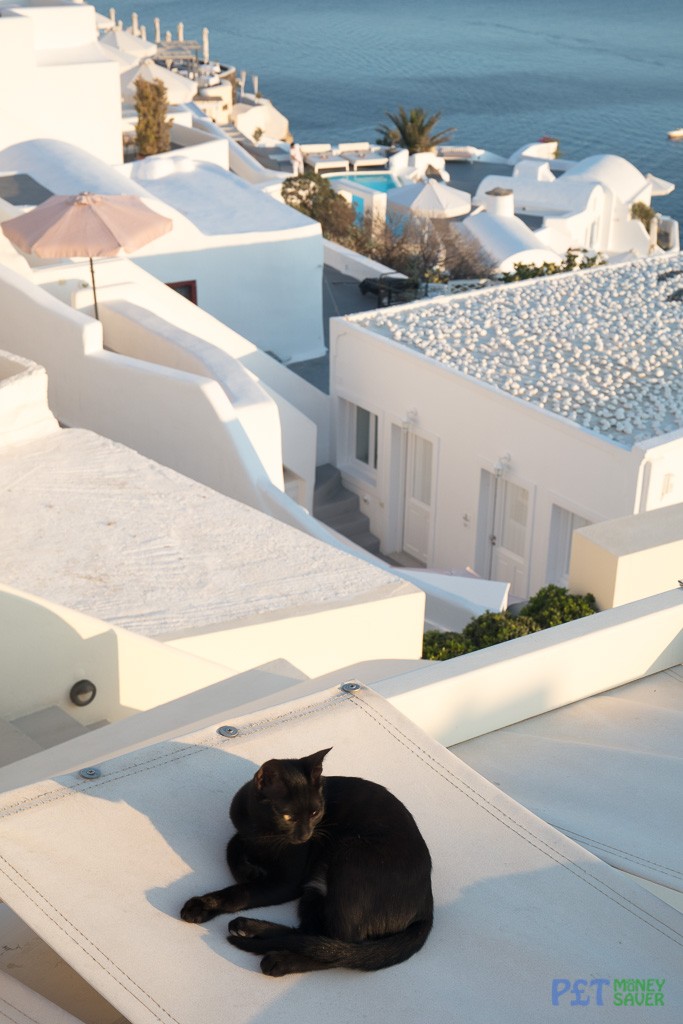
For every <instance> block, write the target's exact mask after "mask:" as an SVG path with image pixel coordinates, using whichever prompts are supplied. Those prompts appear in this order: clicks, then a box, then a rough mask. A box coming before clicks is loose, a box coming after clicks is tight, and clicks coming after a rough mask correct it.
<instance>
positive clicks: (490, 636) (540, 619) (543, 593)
mask: <svg viewBox="0 0 683 1024" xmlns="http://www.w3.org/2000/svg"><path fill="white" fill-rule="evenodd" d="M596 611H597V607H596V604H595V598H594V597H593V595H592V594H584V595H579V594H570V593H569V591H568V590H567V589H566V587H558V586H556V585H555V584H554V583H551V584H549V585H548V586H546V587H542V588H541V590H539V591H538V593H537V594H535V595H534V596H533V597H532V598H530V599H529V601H527V603H526V604H525V605H524V607H523V608H522V609H521V610H520V612H519V614H518V615H511V614H510V613H509V612H484V614H483V615H479V616H477V618H475V619H472V621H471V622H468V624H467V625H466V626H465V628H464V629H463V631H462V633H450V632H441V631H440V630H428V631H427V632H426V633H425V635H424V643H423V650H422V657H423V658H428V659H429V660H430V661H447V660H448V659H450V658H457V657H459V656H460V655H461V654H469V653H470V652H471V651H479V650H482V649H483V648H484V647H492V646H494V645H495V644H501V643H504V642H505V641H506V640H514V639H515V638H516V637H518V636H526V635H527V634H529V633H537V632H538V631H539V630H542V629H548V628H549V627H550V626H559V625H560V624H561V623H563V622H572V621H573V620H574V619H580V618H583V617H584V616H586V615H593V614H594V612H596Z"/></svg>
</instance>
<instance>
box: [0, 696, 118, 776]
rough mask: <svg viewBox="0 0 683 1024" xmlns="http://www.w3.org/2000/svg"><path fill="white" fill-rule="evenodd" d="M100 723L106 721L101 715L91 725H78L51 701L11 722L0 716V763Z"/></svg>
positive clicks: (69, 737)
mask: <svg viewBox="0 0 683 1024" xmlns="http://www.w3.org/2000/svg"><path fill="white" fill-rule="evenodd" d="M102 725H107V722H106V721H104V719H103V720H102V721H101V722H96V723H94V724H93V725H81V723H80V722H77V721H76V719H75V718H72V717H71V715H69V714H67V713H66V711H62V709H61V708H58V707H56V706H54V705H53V706H51V707H47V708H43V709H42V710H41V711H34V712H32V713H31V714H29V715H22V716H21V717H20V718H15V719H13V721H11V722H10V721H7V720H6V719H4V718H0V767H2V766H3V765H7V764H12V763H13V762H14V761H19V760H21V759H22V758H24V757H29V756H30V755H31V754H37V753H38V751H39V750H46V749H47V748H48V747H54V746H56V745H57V744H58V743H65V742H66V741H67V740H72V739H74V738H75V737H76V736H81V735H82V734H83V733H84V732H90V731H91V729H98V728H99V727H100V726H102Z"/></svg>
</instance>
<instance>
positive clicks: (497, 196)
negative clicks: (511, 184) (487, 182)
mask: <svg viewBox="0 0 683 1024" xmlns="http://www.w3.org/2000/svg"><path fill="white" fill-rule="evenodd" d="M486 212H487V213H492V214H494V215H495V216H496V217H514V215H515V195H514V192H513V191H512V189H511V188H500V187H498V188H492V189H491V190H490V191H489V192H487V193H486Z"/></svg>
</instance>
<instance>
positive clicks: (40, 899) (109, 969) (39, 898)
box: [0, 694, 349, 1024]
mask: <svg viewBox="0 0 683 1024" xmlns="http://www.w3.org/2000/svg"><path fill="white" fill-rule="evenodd" d="M348 699H349V698H348V695H346V694H343V695H341V694H335V695H334V697H331V698H330V699H329V700H327V701H324V702H323V703H322V704H320V703H318V704H309V705H307V706H306V707H305V708H301V709H299V710H297V711H293V712H287V713H285V714H283V715H279V716H276V717H275V718H273V719H269V720H268V721H267V722H261V723H258V724H257V723H254V725H252V726H247V727H246V728H245V729H244V730H240V735H250V734H254V733H257V732H262V731H264V730H265V729H266V728H270V727H273V726H275V727H280V726H282V725H284V724H286V723H288V722H291V721H294V720H296V719H299V718H305V717H308V716H310V715H311V714H313V713H314V712H315V711H319V710H321V709H323V708H327V707H329V706H332V705H335V704H338V703H339V702H341V701H347V700H348ZM226 742H228V739H224V738H220V739H215V740H213V741H212V742H211V743H207V744H203V745H202V746H195V747H190V748H188V749H186V750H182V751H173V753H172V754H161V755H159V754H157V755H156V756H155V757H151V758H147V759H146V760H145V761H141V762H138V763H137V764H135V765H129V766H128V767H127V768H125V769H122V770H120V771H119V772H115V773H113V774H112V775H107V776H104V777H103V778H102V779H101V780H99V779H98V780H97V781H96V782H95V783H92V782H90V783H86V785H84V786H81V785H78V784H77V785H76V786H74V787H69V788H67V789H66V790H65V791H64V792H63V793H58V794H54V795H53V796H48V795H47V794H45V795H43V796H42V797H41V796H38V797H33V798H30V799H28V800H25V801H20V803H19V804H15V805H13V806H14V807H15V810H10V811H9V812H8V813H7V814H5V815H1V816H0V817H11V816H12V815H13V814H20V813H22V811H27V810H29V809H30V806H31V804H34V806H44V805H45V804H47V803H51V802H53V801H54V800H58V799H63V798H64V797H66V796H70V795H71V794H72V793H74V792H83V791H85V792H88V791H90V790H92V789H97V788H98V786H101V785H104V784H106V783H107V782H112V781H114V780H115V779H119V778H123V777H126V776H128V775H134V774H138V773H140V772H143V771H147V770H149V769H150V768H151V767H156V766H157V765H159V764H164V763H169V762H171V761H175V760H180V759H181V758H183V757H188V756H190V755H192V754H198V753H201V752H202V751H204V750H206V749H207V748H211V747H218V746H222V745H223V744H224V743H226ZM0 860H1V861H2V862H3V864H5V865H6V868H8V869H9V871H8V870H6V868H3V867H2V866H1V865H0V871H1V872H2V874H3V875H4V876H5V877H6V878H7V879H8V881H9V882H10V884H12V885H14V886H15V887H16V888H17V889H19V890H20V891H21V892H22V893H23V895H24V896H25V897H26V898H27V899H28V900H29V901H30V902H31V903H32V904H33V905H34V906H36V907H39V908H40V910H41V912H42V913H44V914H46V916H47V917H48V918H49V919H50V920H51V921H52V923H53V924H54V925H55V927H57V928H58V929H59V930H60V931H61V932H62V933H63V934H64V935H65V936H66V937H67V938H68V939H69V940H70V941H71V942H75V941H78V944H79V946H80V948H81V949H82V950H83V952H84V953H85V954H86V956H89V957H90V959H91V960H93V961H94V962H95V963H96V964H97V965H98V966H99V967H100V968H101V969H102V970H103V971H104V972H105V973H106V974H107V975H108V976H109V977H110V978H111V979H112V980H113V981H114V982H116V983H117V984H118V985H120V986H121V987H122V988H124V989H125V990H126V991H127V992H128V993H129V994H130V995H131V996H132V997H133V998H134V999H137V1001H138V1002H139V1003H140V1004H141V1005H142V1006H145V1002H144V1000H143V999H142V998H141V997H140V996H139V995H138V994H137V992H141V993H143V994H144V995H145V996H146V997H147V999H148V1000H149V1002H150V1003H152V1004H153V1007H156V1008H157V1010H158V1011H159V1012H160V1013H161V1014H164V1015H165V1017H161V1016H159V1013H158V1012H157V1010H155V1009H153V1008H152V1007H151V1006H149V1005H147V1006H145V1009H147V1010H148V1011H149V1012H151V1013H152V1014H153V1015H154V1016H155V1017H156V1019H157V1020H160V1021H161V1020H163V1019H167V1020H171V1021H173V1022H174V1024H179V1022H178V1021H177V1020H176V1018H175V1017H173V1015H172V1014H170V1013H169V1012H168V1011H167V1010H166V1009H165V1008H164V1007H163V1006H161V1005H160V1004H159V1003H158V1002H157V1001H156V1000H155V999H154V998H153V996H152V995H150V993H149V992H147V991H146V989H144V988H143V987H142V986H140V985H138V984H137V982H136V981H135V980H134V979H133V978H131V977H130V976H129V975H128V974H126V972H125V971H123V970H122V969H121V968H120V967H119V965H118V964H115V963H114V962H113V961H112V960H111V959H110V958H109V957H108V956H107V955H106V954H105V953H104V952H103V951H102V950H101V949H99V947H98V946H97V945H96V944H95V943H94V942H93V941H92V939H90V938H89V937H88V936H86V935H84V934H83V932H81V930H80V929H79V928H77V927H76V926H75V925H74V923H73V922H72V921H70V920H69V918H67V917H66V916H65V915H63V914H62V913H61V911H59V910H58V909H57V908H56V907H55V906H54V905H53V904H52V903H51V902H50V900H48V899H47V898H46V897H45V896H44V895H43V894H42V893H39V892H38V890H37V889H36V888H35V886H33V885H32V883H31V882H30V881H29V880H28V879H27V878H25V877H24V876H23V875H22V874H21V873H20V872H19V871H17V869H16V868H15V867H14V866H13V865H11V864H10V863H9V862H8V861H7V860H6V859H5V858H4V857H3V856H2V855H0ZM10 871H11V872H13V873H14V875H16V876H17V877H18V878H20V879H21V881H22V882H23V883H24V886H25V887H26V888H22V886H21V885H19V884H18V883H17V881H16V878H14V877H13V875H11V874H10V873H9V872H10ZM29 890H30V891H29ZM45 907H49V908H50V910H51V911H52V913H51V914H50V913H46V911H45ZM58 919H59V920H58ZM62 921H63V922H65V924H66V925H67V926H68V928H69V929H71V932H73V934H70V933H69V931H68V930H67V928H66V927H64V925H63V924H62V923H61V922H62ZM74 936H78V937H79V939H76V938H75V937H74ZM79 940H80V941H79ZM93 950H95V951H96V952H97V954H98V955H99V957H100V958H101V959H99V960H98V958H97V956H95V955H94V954H93V952H92V951H93ZM105 961H106V962H105ZM124 978H125V979H126V981H127V982H128V983H129V985H127V984H125V983H124V981H123V980H122V979H124ZM130 986H134V988H135V989H137V992H135V991H133V989H132V988H131V987H130Z"/></svg>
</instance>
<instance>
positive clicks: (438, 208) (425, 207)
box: [387, 178, 472, 218]
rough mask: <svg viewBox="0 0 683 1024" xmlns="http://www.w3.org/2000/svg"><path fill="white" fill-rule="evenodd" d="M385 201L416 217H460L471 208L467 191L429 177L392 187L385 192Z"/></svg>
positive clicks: (470, 199)
mask: <svg viewBox="0 0 683 1024" xmlns="http://www.w3.org/2000/svg"><path fill="white" fill-rule="evenodd" d="M387 203H388V204H389V205H390V206H393V207H396V208H398V209H400V210H402V211H405V212H406V213H412V214H414V215H415V216H416V217H434V218H448V217H461V216H462V215H463V214H465V213H469V212H470V210H471V209H472V197H471V196H470V194H469V193H468V192H462V191H461V190H460V189H457V188H453V186H452V185H445V184H444V183H443V182H441V181H433V180H432V179H431V178H429V179H425V180H424V181H417V182H415V183H413V184H410V185H403V186H402V187H401V188H392V189H391V190H390V191H389V192H388V193H387Z"/></svg>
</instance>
